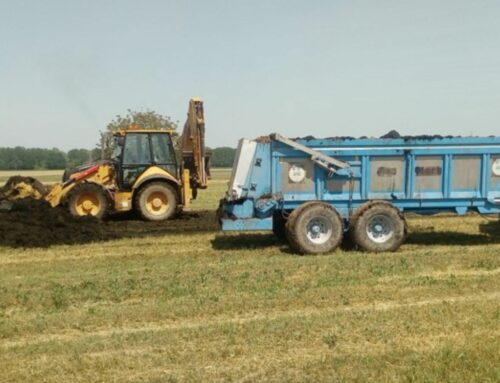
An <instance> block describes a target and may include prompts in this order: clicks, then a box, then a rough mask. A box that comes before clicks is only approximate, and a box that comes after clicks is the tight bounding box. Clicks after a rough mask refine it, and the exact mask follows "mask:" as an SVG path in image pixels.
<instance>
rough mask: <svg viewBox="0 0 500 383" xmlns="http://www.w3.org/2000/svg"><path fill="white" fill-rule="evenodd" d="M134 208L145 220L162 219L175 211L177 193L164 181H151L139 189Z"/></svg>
mask: <svg viewBox="0 0 500 383" xmlns="http://www.w3.org/2000/svg"><path fill="white" fill-rule="evenodd" d="M134 202H135V208H136V210H137V211H138V212H139V214H140V215H141V217H142V218H143V219H145V220H147V221H163V220H166V219H169V218H171V217H172V216H173V215H174V214H175V212H176V211H177V204H178V201H177V193H176V192H175V190H174V188H173V187H172V186H170V185H169V184H167V183H165V182H151V183H150V184H147V185H146V186H144V187H142V188H141V189H139V191H138V192H137V194H136V196H135V198H134Z"/></svg>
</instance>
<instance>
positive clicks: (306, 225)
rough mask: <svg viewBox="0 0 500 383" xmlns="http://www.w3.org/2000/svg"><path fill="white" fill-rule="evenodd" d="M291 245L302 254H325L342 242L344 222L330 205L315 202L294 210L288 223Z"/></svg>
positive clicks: (287, 230)
mask: <svg viewBox="0 0 500 383" xmlns="http://www.w3.org/2000/svg"><path fill="white" fill-rule="evenodd" d="M286 234H287V239H288V241H289V242H290V246H291V247H292V249H294V250H295V251H297V252H299V253H301V254H323V253H328V252H331V251H333V250H335V249H336V248H337V247H338V246H339V245H340V243H341V242H342V237H343V235H344V224H343V221H342V218H341V217H340V215H339V213H338V212H337V211H336V210H335V209H334V208H333V207H332V206H330V205H328V204H325V203H321V202H314V203H309V204H306V205H303V206H301V207H299V208H297V209H296V210H294V211H293V212H292V213H291V214H290V217H289V219H288V222H287V223H286Z"/></svg>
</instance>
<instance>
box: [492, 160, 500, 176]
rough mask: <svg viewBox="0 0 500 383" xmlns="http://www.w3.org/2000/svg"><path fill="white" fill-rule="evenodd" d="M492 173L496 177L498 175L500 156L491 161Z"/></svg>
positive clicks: (499, 173)
mask: <svg viewBox="0 0 500 383" xmlns="http://www.w3.org/2000/svg"><path fill="white" fill-rule="evenodd" d="M493 174H494V175H495V176H497V177H500V158H497V159H496V160H495V161H493Z"/></svg>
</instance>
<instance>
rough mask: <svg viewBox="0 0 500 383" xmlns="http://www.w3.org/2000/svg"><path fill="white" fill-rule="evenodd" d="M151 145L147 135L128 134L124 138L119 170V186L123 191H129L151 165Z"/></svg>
mask: <svg viewBox="0 0 500 383" xmlns="http://www.w3.org/2000/svg"><path fill="white" fill-rule="evenodd" d="M152 162H153V161H152V156H151V143H150V139H149V134H147V133H129V134H127V136H126V137H125V144H124V146H123V154H122V164H121V169H120V180H119V182H120V184H121V185H120V186H121V188H122V189H123V190H131V189H132V185H134V182H135V180H136V179H137V177H139V176H140V175H141V174H142V173H143V172H144V171H145V170H146V169H147V168H149V167H150V166H151V165H152Z"/></svg>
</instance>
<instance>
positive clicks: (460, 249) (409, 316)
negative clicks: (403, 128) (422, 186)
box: [0, 172, 500, 382]
mask: <svg viewBox="0 0 500 383" xmlns="http://www.w3.org/2000/svg"><path fill="white" fill-rule="evenodd" d="M227 177H228V174H227V172H219V173H214V174H213V180H212V182H211V184H210V188H209V189H208V190H206V191H200V193H199V200H197V201H195V203H194V209H195V210H196V209H198V210H200V212H201V211H202V210H206V209H211V210H214V209H215V208H216V207H217V204H218V200H219V199H220V198H221V197H222V196H223V193H224V190H225V188H226V183H227ZM213 218H214V219H215V215H214V217H213ZM193 219H195V218H193ZM124 224H126V222H125V223H124ZM175 224H176V223H175V221H172V225H175ZM409 225H410V229H411V236H410V238H409V239H408V242H407V244H405V245H404V246H403V247H402V248H401V250H400V251H398V252H396V253H384V254H366V253H361V252H356V251H344V250H338V251H336V252H335V253H333V254H330V255H326V256H311V257H310V256H305V257H301V256H296V255H293V254H292V253H290V251H289V249H288V247H287V246H286V245H285V244H282V243H280V242H279V241H277V240H276V239H275V238H274V237H273V236H272V235H270V234H266V233H241V234H223V233H221V232H218V231H217V230H216V229H215V225H214V229H213V230H203V231H199V232H197V231H192V232H185V233H180V234H169V235H163V236H152V235H151V236H146V237H141V238H128V239H120V240H116V241H109V242H104V243H93V244H87V245H78V246H57V247H52V248H49V249H26V250H19V249H10V248H0V367H1V368H0V381H2V382H27V381H46V382H68V381H72V382H98V381H102V382H184V381H186V382H202V381H203V382H204V381H238V382H262V381H274V382H304V381H305V382H317V381H326V382H343V381H358V382H366V381H380V382H399V381H403V382H473V381H476V382H498V381H500V282H499V281H500V257H499V255H500V225H498V223H497V222H495V221H487V220H485V219H484V218H482V217H479V216H477V215H472V216H467V217H465V218H463V217H433V218H428V217H427V218H410V219H409Z"/></svg>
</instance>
